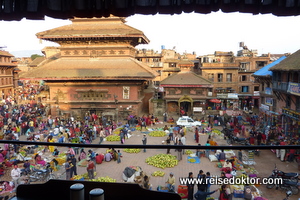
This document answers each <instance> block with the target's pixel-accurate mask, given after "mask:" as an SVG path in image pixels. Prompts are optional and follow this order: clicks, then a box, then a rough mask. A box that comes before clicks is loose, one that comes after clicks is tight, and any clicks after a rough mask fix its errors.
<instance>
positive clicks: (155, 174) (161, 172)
mask: <svg viewBox="0 0 300 200" xmlns="http://www.w3.org/2000/svg"><path fill="white" fill-rule="evenodd" d="M151 175H152V176H161V177H162V176H164V175H165V172H163V171H155V172H153V173H152V174H151Z"/></svg>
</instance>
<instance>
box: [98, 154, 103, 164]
mask: <svg viewBox="0 0 300 200" xmlns="http://www.w3.org/2000/svg"><path fill="white" fill-rule="evenodd" d="M103 160H104V155H103V154H102V153H100V154H98V153H97V154H96V164H101V163H102V162H103Z"/></svg>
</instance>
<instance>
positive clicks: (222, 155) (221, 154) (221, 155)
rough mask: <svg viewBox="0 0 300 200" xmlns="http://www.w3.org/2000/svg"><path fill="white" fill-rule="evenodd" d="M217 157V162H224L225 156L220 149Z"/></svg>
mask: <svg viewBox="0 0 300 200" xmlns="http://www.w3.org/2000/svg"><path fill="white" fill-rule="evenodd" d="M217 157H218V160H219V161H223V160H226V154H225V153H224V150H223V149H222V151H221V152H220V153H219V155H218V156H217Z"/></svg>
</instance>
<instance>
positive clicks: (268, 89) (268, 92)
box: [265, 87, 272, 95]
mask: <svg viewBox="0 0 300 200" xmlns="http://www.w3.org/2000/svg"><path fill="white" fill-rule="evenodd" d="M265 94H270V95H272V88H270V87H266V88H265Z"/></svg>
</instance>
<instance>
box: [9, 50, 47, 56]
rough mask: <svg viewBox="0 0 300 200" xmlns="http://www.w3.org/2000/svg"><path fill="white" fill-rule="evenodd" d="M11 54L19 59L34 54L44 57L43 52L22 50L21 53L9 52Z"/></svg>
mask: <svg viewBox="0 0 300 200" xmlns="http://www.w3.org/2000/svg"><path fill="white" fill-rule="evenodd" d="M9 53H10V54H12V55H14V56H15V57H17V58H21V57H30V56H31V55H32V54H38V55H43V54H42V52H41V50H21V51H9Z"/></svg>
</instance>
